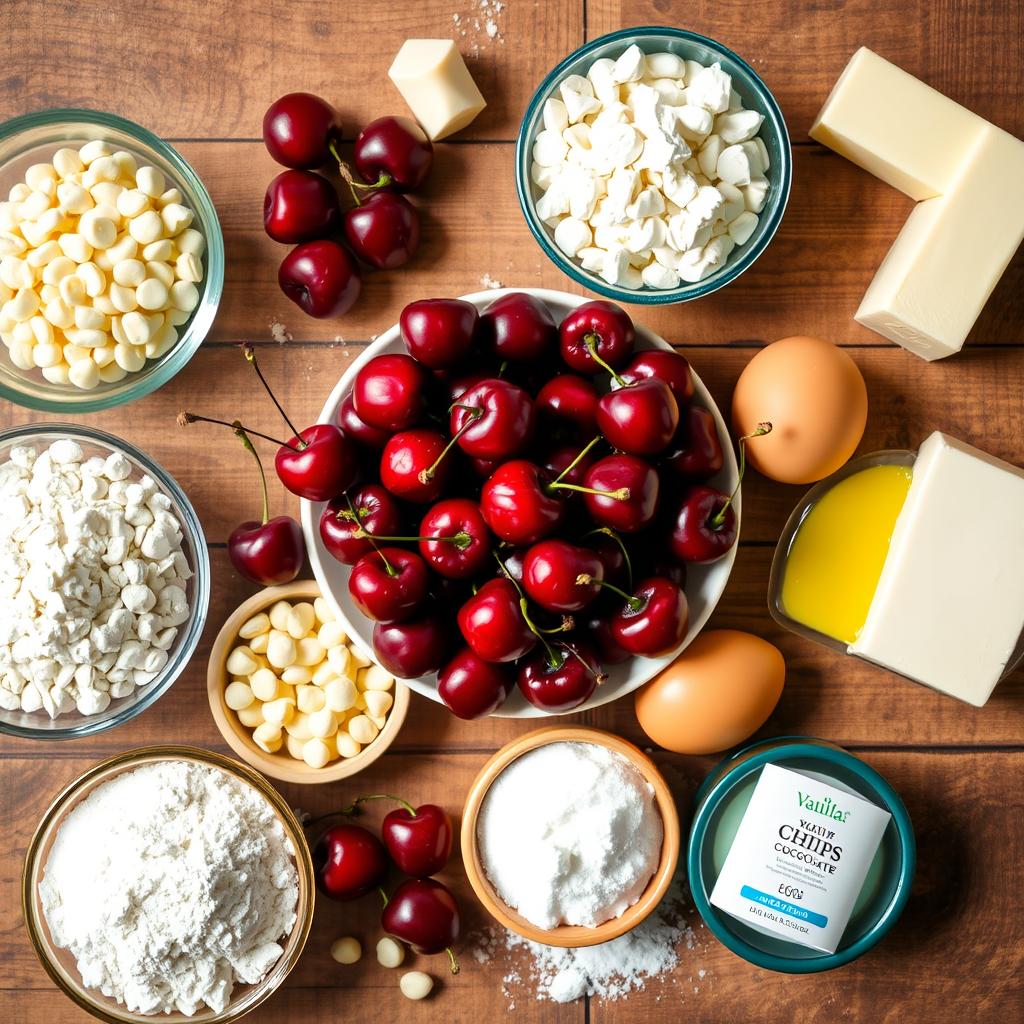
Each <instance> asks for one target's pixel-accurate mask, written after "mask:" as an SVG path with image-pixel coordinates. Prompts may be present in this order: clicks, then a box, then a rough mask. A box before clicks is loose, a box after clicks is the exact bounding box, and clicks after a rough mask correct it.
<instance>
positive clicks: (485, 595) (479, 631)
mask: <svg viewBox="0 0 1024 1024" xmlns="http://www.w3.org/2000/svg"><path fill="white" fill-rule="evenodd" d="M506 564H507V563H506ZM458 624H459V632H460V633H462V638H463V639H464V640H465V641H466V643H467V644H469V646H470V648H471V649H472V651H473V653H474V654H475V655H476V656H477V657H478V658H482V659H483V660H484V661H488V662H506V661H517V660H518V659H519V658H521V657H523V655H525V654H529V653H530V651H532V650H533V649H534V647H536V646H537V634H536V633H534V632H533V630H532V629H530V627H529V625H528V624H527V622H526V618H525V617H524V616H523V610H522V598H521V597H520V596H519V591H518V590H517V589H516V587H515V584H514V583H513V582H512V581H511V580H508V579H506V578H505V577H504V576H498V577H495V578H494V579H492V580H488V581H487V582H486V583H485V584H484V585H483V586H482V587H481V588H480V589H479V590H478V591H477V592H476V593H475V594H473V596H472V597H470V598H469V599H468V600H467V601H466V603H465V604H464V605H463V606H462V607H461V608H460V609H459V614H458ZM473 717H476V716H473Z"/></svg>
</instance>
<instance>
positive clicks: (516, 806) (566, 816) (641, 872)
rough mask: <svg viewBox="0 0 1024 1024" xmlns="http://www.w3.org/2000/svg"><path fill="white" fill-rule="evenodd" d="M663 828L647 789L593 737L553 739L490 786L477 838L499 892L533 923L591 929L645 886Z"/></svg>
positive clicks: (622, 760) (634, 898)
mask: <svg viewBox="0 0 1024 1024" xmlns="http://www.w3.org/2000/svg"><path fill="white" fill-rule="evenodd" d="M663 834H664V830H663V826H662V821H661V815H660V814H659V813H658V810H657V807H656V806H655V803H654V790H653V788H652V787H651V785H650V784H649V783H648V782H647V780H646V779H644V777H643V776H642V775H641V774H640V773H639V772H638V771H637V770H636V769H635V768H634V767H633V766H632V765H631V764H630V763H629V762H628V761H627V760H626V759H625V758H624V757H622V755H621V754H617V753H615V752H614V751H612V750H609V749H608V748H607V747H602V746H600V745H598V744H596V743H550V744H548V745H546V746H543V747H539V748H537V749H536V750H532V751H530V752H529V753H527V754H524V755H523V756H522V757H520V758H517V759H516V760H515V761H513V762H512V764H510V765H509V766H508V767H507V768H506V769H505V770H504V771H503V772H502V773H501V774H500V775H499V776H498V777H497V779H495V781H494V782H493V783H492V784H491V787H490V789H489V790H488V792H487V796H486V797H485V798H484V802H483V806H482V807H481V809H480V818H479V821H478V824H477V836H478V840H479V843H480V856H481V859H482V861H483V864H484V868H485V869H486V871H487V874H488V877H489V878H490V880H491V882H492V883H493V885H494V887H495V889H496V890H497V891H498V893H499V894H500V896H501V898H502V899H503V900H504V901H505V902H506V903H507V904H508V905H509V906H510V907H513V908H515V909H516V910H518V911H519V913H520V914H522V915H523V917H525V918H526V919H527V920H528V921H531V922H533V924H535V925H537V927H539V928H555V927H557V926H558V925H561V924H569V925H585V926H588V927H593V926H595V925H598V924H600V923H601V922H602V921H607V920H609V919H610V918H613V917H618V916H619V915H620V914H621V913H622V912H623V911H624V910H626V909H627V908H628V907H630V906H632V905H633V904H634V903H635V902H636V901H637V900H638V899H639V898H640V895H641V893H642V892H643V891H644V889H645V888H646V887H647V883H648V882H649V881H650V879H651V875H652V874H653V873H654V871H655V869H656V868H657V866H658V860H659V859H660V856H661V843H662V836H663Z"/></svg>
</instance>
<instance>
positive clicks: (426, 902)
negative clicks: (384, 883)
mask: <svg viewBox="0 0 1024 1024" xmlns="http://www.w3.org/2000/svg"><path fill="white" fill-rule="evenodd" d="M380 921H381V925H382V926H383V928H384V931H386V932H387V933H388V934H389V935H393V936H394V937H395V938H396V939H401V940H402V942H407V943H408V944H409V945H410V946H412V948H413V949H414V950H415V951H416V952H417V953H422V954H424V955H428V956H429V955H430V954H433V953H441V952H446V953H447V954H448V959H449V961H450V963H451V972H452V974H458V973H459V965H458V962H457V961H456V959H455V953H454V952H453V951H452V946H453V945H454V944H455V943H456V942H457V941H458V939H459V930H460V920H459V905H458V903H456V901H455V897H454V896H453V895H452V894H451V892H450V891H449V890H448V888H447V887H446V886H444V885H442V884H441V883H440V882H438V881H436V880H434V879H433V878H409V879H406V880H405V881H404V882H402V883H401V885H399V886H398V888H397V889H395V891H394V892H393V893H392V894H391V897H390V898H389V899H388V902H387V905H386V906H385V907H384V911H383V913H382V914H381V918H380Z"/></svg>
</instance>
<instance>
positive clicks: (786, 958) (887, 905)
mask: <svg viewBox="0 0 1024 1024" xmlns="http://www.w3.org/2000/svg"><path fill="white" fill-rule="evenodd" d="M769 764H774V765H778V766H779V767H782V768H788V769H790V770H792V771H796V772H802V773H805V774H809V775H811V777H817V778H820V779H821V780H822V781H826V782H829V783H830V784H832V785H833V786H835V787H836V788H839V789H847V790H849V791H852V792H853V793H855V794H856V795H858V796H860V797H863V798H864V799H865V800H867V801H869V802H871V803H873V804H875V805H876V806H878V807H881V808H882V809H884V810H886V811H888V812H889V814H890V815H891V820H890V821H889V823H888V825H887V826H886V828H885V832H884V833H883V835H882V840H881V843H880V844H879V847H878V851H877V853H876V854H875V857H874V860H873V861H872V863H871V866H870V868H869V869H868V873H867V877H866V878H865V880H864V884H863V886H862V887H861V891H860V895H859V896H858V898H857V901H856V903H855V905H854V908H853V912H852V914H851V916H850V920H849V923H848V924H847V926H846V929H845V931H844V932H843V936H842V938H841V940H840V942H839V946H838V948H837V949H836V951H835V952H834V953H822V952H820V951H818V950H815V949H811V948H810V947H808V946H803V945H800V944H799V943H796V942H789V941H786V940H785V939H783V938H779V937H776V936H773V935H768V934H765V933H763V932H761V931H758V930H757V929H755V928H751V927H750V926H749V925H747V924H744V923H743V922H742V921H740V920H739V919H738V918H735V917H732V916H731V915H730V914H727V913H726V912H725V911H723V910H720V909H719V908H718V907H715V906H712V905H711V903H710V899H709V898H710V895H711V891H712V889H713V888H714V886H715V881H716V880H717V878H718V875H719V873H720V872H721V870H722V865H723V864H724V863H725V858H726V855H727V854H728V852H729V849H730V847H731V845H732V842H733V839H734V838H735V835H736V832H737V830H738V828H739V825H740V821H741V820H742V818H743V814H744V812H745V811H746V809H747V806H748V804H749V803H750V798H751V795H752V794H753V791H754V786H755V785H756V783H757V780H758V778H759V777H760V775H761V770H762V769H763V768H764V767H765V765H769ZM916 850H917V848H916V843H915V841H914V830H913V827H912V825H911V822H910V815H909V814H908V813H907V809H906V807H904V805H903V801H902V800H901V799H900V797H899V795H898V794H897V792H896V791H895V790H894V789H893V788H892V786H890V785H889V783H888V782H886V781H885V779H884V778H882V776H881V775H879V774H878V772H876V771H875V769H874V768H872V767H871V766H870V765H868V764H865V763H864V762H863V761H861V760H860V759H859V758H857V757H854V756H853V755H852V754H850V753H849V752H848V751H846V750H843V749H842V748H841V747H837V746H836V745H835V744H832V743H829V742H827V741H825V740H820V739H815V738H813V737H809V736H784V737H779V738H777V739H772V740H762V741H759V742H757V743H753V744H751V745H749V746H747V747H743V748H741V749H740V750H738V751H736V752H735V753H733V754H731V755H730V756H729V757H727V758H726V759H725V760H724V761H722V762H721V763H720V764H719V765H718V766H717V767H716V768H715V769H714V771H712V772H711V774H710V775H709V776H708V777H707V778H706V779H705V780H704V782H703V783H702V784H701V786H700V788H699V789H698V790H697V795H696V798H695V808H694V817H693V823H692V825H691V827H690V838H689V844H688V849H687V872H688V875H689V879H690V889H691V891H692V894H693V901H694V903H695V905H696V907H697V910H698V911H699V913H700V915H701V917H702V918H703V919H704V923H705V924H706V925H707V926H708V928H709V929H710V930H711V931H712V932H713V933H714V935H715V937H716V938H717V939H718V940H719V941H720V942H721V943H722V944H723V945H725V946H726V947H728V948H729V949H730V950H731V951H732V952H733V953H735V954H736V955H737V956H740V957H742V958H743V959H744V960H747V961H748V962H749V963H752V964H754V965H756V966H757V967H764V968H766V969H767V970H770V971H779V972H781V973H784V974H815V973H817V972H819V971H828V970H832V969H833V968H836V967H842V966H843V965H844V964H848V963H850V961H852V960H856V959H857V957H859V956H862V955H863V954H864V953H866V952H867V951H868V950H869V949H871V948H872V947H873V946H874V945H875V944H876V943H877V942H879V941H880V940H881V939H882V937H883V936H884V935H885V934H886V933H887V932H888V931H889V929H890V928H891V927H892V926H893V925H894V924H895V923H896V921H897V919H898V918H899V916H900V914H901V913H902V912H903V908H904V906H906V902H907V899H908V898H909V896H910V886H911V883H912V881H913V878H914V867H915V864H916V860H917V852H916Z"/></svg>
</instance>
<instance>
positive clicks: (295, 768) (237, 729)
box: [206, 579, 409, 785]
mask: <svg viewBox="0 0 1024 1024" xmlns="http://www.w3.org/2000/svg"><path fill="white" fill-rule="evenodd" d="M321 596H322V595H321V593H320V585H319V584H318V583H317V581H316V580H309V579H306V580H295V581H293V582H292V583H285V584H282V585H281V586H277V587H266V588H265V589H263V590H260V591H258V592H257V593H255V594H253V595H252V596H251V597H248V598H246V600H244V601H243V602H242V603H241V604H240V605H239V606H238V607H237V608H236V609H235V610H234V611H233V612H232V613H231V614H230V615H229V616H228V617H227V619H225V620H224V625H223V626H221V628H220V630H219V631H218V633H217V636H216V639H215V640H214V641H213V646H212V647H211V649H210V658H209V661H208V663H207V669H206V696H207V700H208V701H209V703H210V711H211V712H212V714H213V720H214V722H215V723H216V725H217V729H218V730H219V731H220V734H221V736H223V737H224V742H225V743H227V745H228V746H229V747H231V749H232V750H233V751H234V752H235V753H236V754H237V755H238V756H239V757H240V758H241V759H242V760H243V761H245V762H246V763H247V764H249V765H251V766H252V767H253V768H255V769H257V770H259V771H261V772H263V774H264V775H269V776H270V777H271V778H273V779H277V780H278V781H280V782H293V783H298V784H299V785H315V784H318V783H323V782H338V781H339V780H341V779H347V778H349V777H350V776H352V775H356V774H358V773H359V772H361V771H362V770H363V769H364V768H368V767H369V766H370V765H371V764H373V762H374V761H376V760H377V758H379V757H380V756H381V755H382V754H384V753H385V751H387V749H388V748H389V747H390V746H391V744H392V743H394V742H395V739H396V737H397V736H398V733H399V731H400V730H401V728H402V726H403V724H404V723H405V717H406V714H407V713H408V711H409V688H408V687H407V686H403V685H402V683H400V682H399V681H398V680H397V679H396V680H395V695H394V696H395V701H394V704H392V705H391V709H390V710H389V711H388V714H387V721H386V722H385V723H384V728H383V729H381V731H380V733H379V734H378V735H377V737H376V738H375V739H374V740H373V742H372V743H370V744H368V745H367V746H366V747H364V748H363V749H362V750H360V751H359V753H358V754H356V755H355V757H349V758H341V759H339V760H337V761H332V762H331V763H330V764H327V765H325V766H324V767H323V768H310V767H309V765H307V764H304V763H303V762H300V761H296V760H295V758H293V757H292V756H291V755H289V754H267V753H265V752H264V751H262V750H260V749H259V748H258V747H257V746H256V744H255V743H253V741H252V740H251V739H250V738H249V736H248V735H246V733H247V732H248V730H245V727H244V726H243V725H242V724H241V723H240V722H239V721H238V718H237V716H236V715H235V714H234V712H232V711H231V710H230V709H229V708H228V706H227V705H226V704H225V703H224V681H225V679H226V678H227V670H226V667H225V661H226V659H227V655H228V648H229V647H231V645H232V644H233V643H234V642H235V641H236V640H237V639H238V629H239V627H240V626H241V625H242V624H243V623H244V622H245V621H246V620H247V619H250V618H252V616H254V615H256V614H258V613H259V612H262V611H265V610H266V609H267V608H269V607H270V606H271V605H273V604H275V603H276V602H278V601H290V600H294V599H295V598H299V597H301V598H310V599H312V598H316V597H321ZM243 730H244V731H243Z"/></svg>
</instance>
